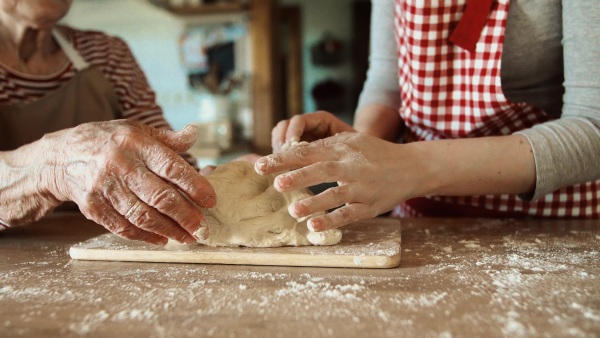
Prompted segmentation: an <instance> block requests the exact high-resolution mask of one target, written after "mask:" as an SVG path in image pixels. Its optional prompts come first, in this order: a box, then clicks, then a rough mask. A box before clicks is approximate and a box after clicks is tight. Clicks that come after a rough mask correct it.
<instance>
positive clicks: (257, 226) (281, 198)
mask: <svg viewBox="0 0 600 338" xmlns="http://www.w3.org/2000/svg"><path fill="white" fill-rule="evenodd" d="M206 179H207V180H208V181H209V182H210V184H211V185H212V186H213V188H214V189H215V192H216V193H217V206H216V207H215V208H213V209H202V213H203V214H204V216H205V217H206V221H207V223H208V227H209V233H210V236H209V237H208V239H206V240H203V239H198V243H202V244H206V245H210V246H247V247H278V246H300V245H334V244H337V243H339V241H340V240H341V239H342V232H341V231H340V230H339V229H334V230H328V231H323V232H313V231H310V230H308V228H307V227H306V219H300V220H296V219H295V218H293V217H292V216H290V214H289V213H288V206H289V205H290V204H291V203H293V202H296V201H299V200H301V199H304V198H306V197H308V196H311V195H312V194H311V193H310V192H309V191H308V190H307V189H302V190H297V191H292V192H285V193H280V192H278V191H277V190H275V188H274V187H273V181H274V179H275V175H268V176H261V175H259V174H257V173H256V172H255V171H254V167H253V166H252V164H250V163H248V162H243V161H238V162H230V163H227V164H224V165H220V166H218V167H217V168H216V169H215V170H214V171H213V172H212V173H211V174H210V175H208V176H206ZM196 238H199V236H196Z"/></svg>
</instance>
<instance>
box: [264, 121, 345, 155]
mask: <svg viewBox="0 0 600 338" xmlns="http://www.w3.org/2000/svg"><path fill="white" fill-rule="evenodd" d="M345 131H348V132H351V131H355V130H354V128H352V126H350V125H348V124H347V123H345V122H344V121H342V120H340V119H338V118H337V117H335V116H334V115H333V114H331V113H328V112H325V111H318V112H315V113H310V114H303V115H296V116H294V117H292V118H291V119H289V120H283V121H280V122H279V123H278V124H277V125H276V126H275V128H273V130H272V131H271V146H272V147H273V152H274V153H278V152H280V151H281V147H282V146H283V144H284V143H286V142H289V141H308V142H311V141H315V140H319V139H322V138H326V137H329V136H333V135H335V134H337V133H341V132H345Z"/></svg>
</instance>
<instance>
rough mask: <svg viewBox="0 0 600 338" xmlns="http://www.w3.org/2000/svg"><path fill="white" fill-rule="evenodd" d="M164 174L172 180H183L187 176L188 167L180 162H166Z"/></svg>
mask: <svg viewBox="0 0 600 338" xmlns="http://www.w3.org/2000/svg"><path fill="white" fill-rule="evenodd" d="M164 173H165V175H166V176H167V177H169V178H172V179H176V180H179V179H182V178H184V177H185V176H186V175H187V165H184V164H183V163H180V162H179V161H166V163H165V165H164Z"/></svg>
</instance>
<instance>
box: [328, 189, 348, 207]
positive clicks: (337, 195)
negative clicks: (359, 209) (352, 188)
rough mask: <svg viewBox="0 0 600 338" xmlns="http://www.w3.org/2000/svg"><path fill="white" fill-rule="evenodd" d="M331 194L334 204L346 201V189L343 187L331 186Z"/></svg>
mask: <svg viewBox="0 0 600 338" xmlns="http://www.w3.org/2000/svg"><path fill="white" fill-rule="evenodd" d="M331 195H332V196H333V201H334V202H335V203H336V205H342V204H345V203H346V199H347V195H348V193H347V191H346V189H344V188H343V187H341V186H340V187H337V188H331Z"/></svg>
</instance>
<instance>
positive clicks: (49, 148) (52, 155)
mask: <svg viewBox="0 0 600 338" xmlns="http://www.w3.org/2000/svg"><path fill="white" fill-rule="evenodd" d="M63 133H65V131H59V132H55V133H51V134H47V135H44V137H42V138H41V139H40V140H39V141H38V142H39V144H38V145H37V146H36V147H35V150H34V151H35V152H36V153H37V158H38V161H37V163H38V165H37V166H36V170H37V173H36V174H37V176H36V177H38V178H39V179H38V184H39V186H38V187H39V189H40V192H41V193H42V194H45V195H50V196H51V198H53V199H55V200H56V201H58V202H63V201H68V200H70V199H69V197H68V195H67V194H66V191H65V182H64V177H65V175H64V165H63V164H62V156H61V154H62V151H61V150H62V149H64V146H61V145H60V139H61V136H62V134H63Z"/></svg>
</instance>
